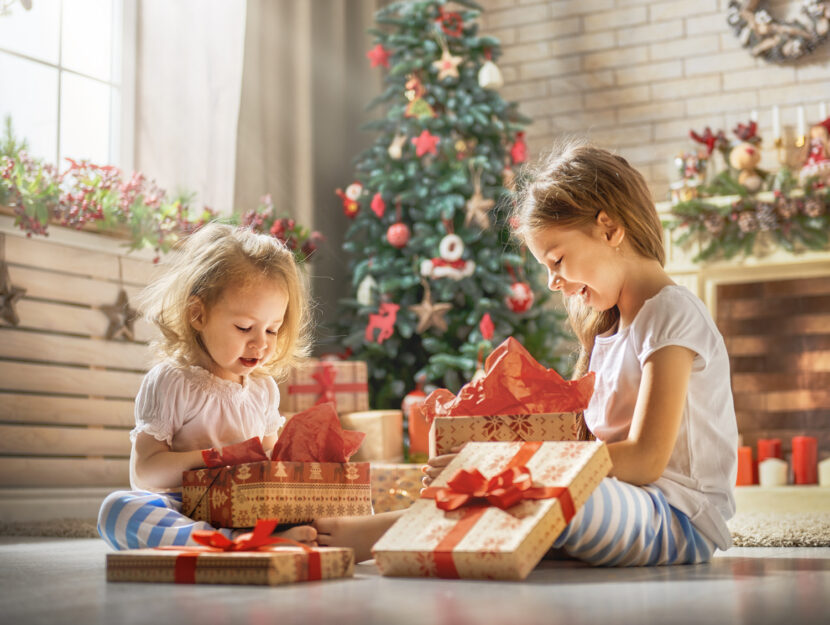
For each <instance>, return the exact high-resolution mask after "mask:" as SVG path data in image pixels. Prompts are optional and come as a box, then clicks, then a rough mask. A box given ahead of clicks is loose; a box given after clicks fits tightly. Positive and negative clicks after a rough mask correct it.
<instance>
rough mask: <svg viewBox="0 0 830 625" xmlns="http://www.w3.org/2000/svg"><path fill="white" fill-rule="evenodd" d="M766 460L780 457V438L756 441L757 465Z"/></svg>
mask: <svg viewBox="0 0 830 625" xmlns="http://www.w3.org/2000/svg"><path fill="white" fill-rule="evenodd" d="M767 458H779V459H781V460H783V459H784V458H783V457H782V456H781V439H780V438H759V439H758V463H759V464H760V463H762V462H763V461H764V460H766V459H767Z"/></svg>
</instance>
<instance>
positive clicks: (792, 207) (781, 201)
mask: <svg viewBox="0 0 830 625" xmlns="http://www.w3.org/2000/svg"><path fill="white" fill-rule="evenodd" d="M775 209H776V210H777V211H778V216H779V217H780V218H781V219H783V220H785V221H786V220H788V219H792V218H793V217H795V216H796V215H797V214H798V205H797V204H796V203H795V202H793V201H792V200H789V199H787V198H785V197H779V198H778V199H777V200H776V201H775Z"/></svg>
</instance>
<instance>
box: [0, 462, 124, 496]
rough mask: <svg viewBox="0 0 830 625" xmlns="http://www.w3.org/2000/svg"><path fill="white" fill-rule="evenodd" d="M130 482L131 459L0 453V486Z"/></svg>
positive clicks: (64, 485)
mask: <svg viewBox="0 0 830 625" xmlns="http://www.w3.org/2000/svg"><path fill="white" fill-rule="evenodd" d="M129 483H130V461H129V460H124V459H120V458H119V459H116V460H111V459H108V458H17V457H7V456H0V487H3V488H8V487H14V488H84V487H93V486H108V487H111V488H112V489H113V490H115V489H116V488H125V487H127V486H128V485H129Z"/></svg>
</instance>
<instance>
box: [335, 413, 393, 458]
mask: <svg viewBox="0 0 830 625" xmlns="http://www.w3.org/2000/svg"><path fill="white" fill-rule="evenodd" d="M340 424H341V425H342V426H343V428H344V429H347V430H356V431H358V432H363V433H365V434H366V438H365V439H364V441H363V444H362V445H361V446H360V449H358V450H357V453H355V454H354V455H353V456H352V458H351V459H352V460H353V461H355V462H375V461H378V462H403V413H402V412H401V411H400V410H367V411H364V412H349V413H345V414H341V415H340Z"/></svg>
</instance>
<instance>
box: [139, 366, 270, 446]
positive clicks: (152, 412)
mask: <svg viewBox="0 0 830 625" xmlns="http://www.w3.org/2000/svg"><path fill="white" fill-rule="evenodd" d="M279 405H280V392H279V389H278V388H277V383H276V382H275V381H274V379H273V378H271V377H268V376H257V377H246V378H244V379H243V383H242V384H239V383H237V382H232V381H230V380H223V379H222V378H218V377H216V376H215V375H213V374H212V373H210V372H209V371H207V370H206V369H203V368H202V367H198V366H190V367H179V366H176V365H174V364H172V363H170V362H162V363H159V364H157V365H156V366H155V367H153V368H152V369H150V371H148V372H147V375H146V376H144V380H143V381H142V382H141V388H140V389H139V390H138V395H137V396H136V400H135V428H133V429H132V431H131V432H130V440H131V441H135V437H136V435H137V434H138V433H139V432H146V433H147V434H149V435H151V436H153V437H154V438H156V439H157V440H160V441H164V442H165V443H167V444H168V445H169V446H170V449H171V450H173V451H194V450H197V449H208V448H210V447H224V446H225V445H231V444H233V443H239V442H242V441H245V440H248V439H249V438H251V437H253V436H259V437H260V438H261V437H264V436H268V435H271V434H276V433H277V431H278V430H279V428H280V427H281V426H282V424H283V423H284V421H285V419H284V418H283V417H282V415H280V412H279Z"/></svg>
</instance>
